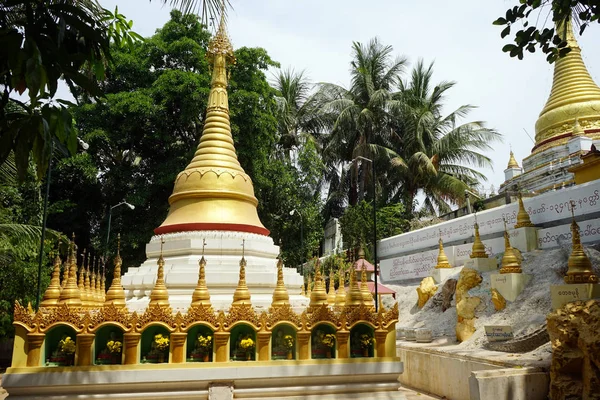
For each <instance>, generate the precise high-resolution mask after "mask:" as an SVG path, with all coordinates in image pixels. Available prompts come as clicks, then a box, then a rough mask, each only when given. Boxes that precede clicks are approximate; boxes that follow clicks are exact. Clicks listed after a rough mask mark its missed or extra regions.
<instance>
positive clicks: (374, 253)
mask: <svg viewBox="0 0 600 400" xmlns="http://www.w3.org/2000/svg"><path fill="white" fill-rule="evenodd" d="M357 160H362V161H366V162H369V163H371V167H372V168H373V177H372V178H373V179H372V181H373V267H374V268H375V312H377V311H378V308H379V298H378V293H377V273H378V268H377V196H376V192H375V187H376V185H375V182H376V180H377V175H376V173H375V162H374V161H373V160H371V159H369V158H366V157H362V156H358V157H356V158H355V159H353V160H352V161H351V162H350V163H351V164H354V162H356V161H357Z"/></svg>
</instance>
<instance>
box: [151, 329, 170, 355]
mask: <svg viewBox="0 0 600 400" xmlns="http://www.w3.org/2000/svg"><path fill="white" fill-rule="evenodd" d="M154 343H156V349H157V350H160V351H165V350H167V349H168V348H169V338H168V337H166V336H163V335H162V334H161V333H159V334H157V335H155V336H154Z"/></svg>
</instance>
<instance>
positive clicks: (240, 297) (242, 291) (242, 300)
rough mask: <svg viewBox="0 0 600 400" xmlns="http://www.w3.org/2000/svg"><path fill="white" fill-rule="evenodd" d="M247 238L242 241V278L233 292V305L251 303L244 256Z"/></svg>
mask: <svg viewBox="0 0 600 400" xmlns="http://www.w3.org/2000/svg"><path fill="white" fill-rule="evenodd" d="M244 248H245V240H243V241H242V259H241V260H240V279H239V281H238V285H237V287H236V288H235V292H234V293H233V303H232V304H231V305H232V306H238V305H243V304H251V303H250V290H249V289H248V285H247V284H246V259H245V258H244Z"/></svg>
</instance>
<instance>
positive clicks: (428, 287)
mask: <svg viewBox="0 0 600 400" xmlns="http://www.w3.org/2000/svg"><path fill="white" fill-rule="evenodd" d="M435 292H437V286H435V281H434V280H433V278H432V277H431V276H428V277H427V278H423V280H422V281H421V285H420V286H419V287H418V288H417V294H418V295H419V300H418V301H417V306H418V307H419V308H423V306H424V305H425V304H426V303H427V301H428V300H429V299H430V298H431V297H432V296H433V295H434V294H435Z"/></svg>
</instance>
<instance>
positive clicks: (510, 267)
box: [500, 220, 523, 274]
mask: <svg viewBox="0 0 600 400" xmlns="http://www.w3.org/2000/svg"><path fill="white" fill-rule="evenodd" d="M521 272H523V271H522V270H521V261H520V260H519V257H517V255H516V253H515V250H514V249H513V247H512V246H511V245H510V237H509V235H508V230H507V229H506V220H504V255H503V256H502V264H501V267H500V273H501V274H513V273H517V274H520V273H521Z"/></svg>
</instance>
